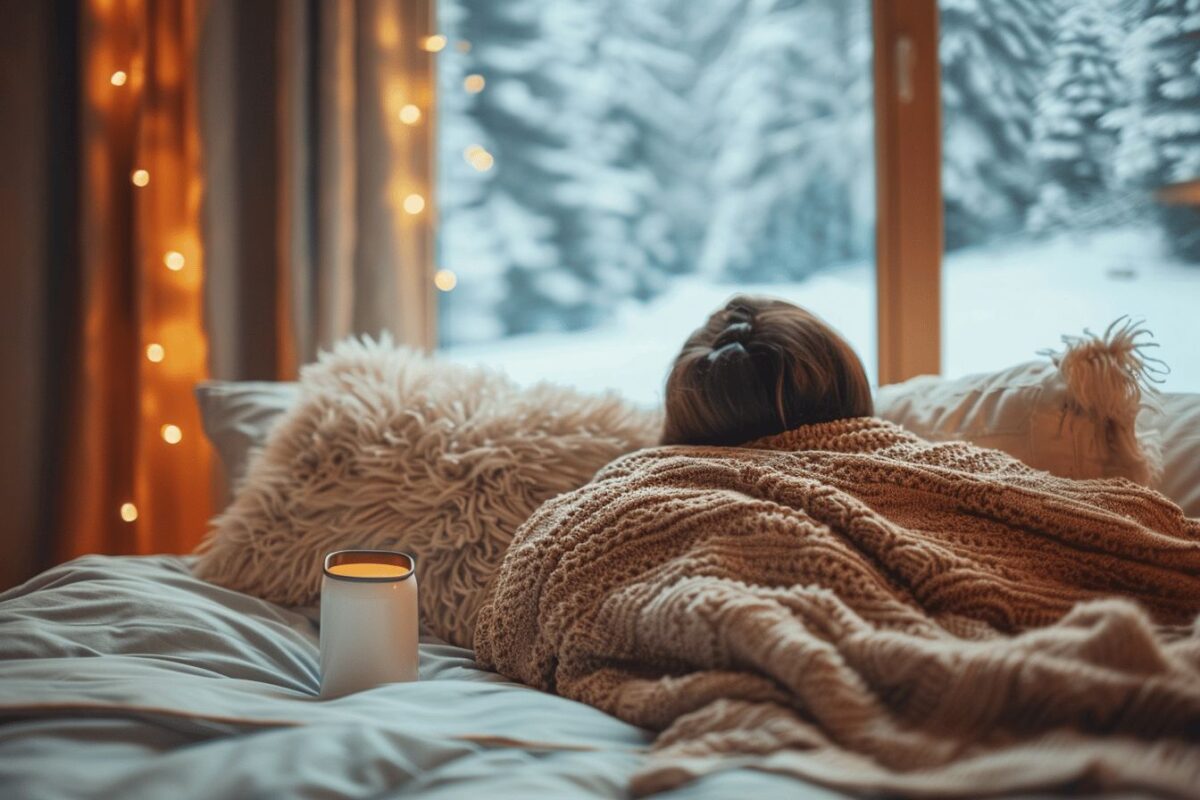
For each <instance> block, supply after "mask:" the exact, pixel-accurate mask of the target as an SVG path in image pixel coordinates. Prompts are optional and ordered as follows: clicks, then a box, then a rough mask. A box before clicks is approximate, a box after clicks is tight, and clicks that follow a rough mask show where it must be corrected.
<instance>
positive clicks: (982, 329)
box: [940, 0, 1200, 391]
mask: <svg viewBox="0 0 1200 800" xmlns="http://www.w3.org/2000/svg"><path fill="white" fill-rule="evenodd" d="M940 11H941V19H940V36H941V42H940V51H941V61H942V118H943V121H944V137H943V150H942V152H943V168H942V185H943V195H944V198H945V219H944V225H945V234H946V254H945V259H944V262H943V270H942V273H943V291H942V303H943V305H942V308H943V315H942V316H943V324H944V335H943V340H942V341H943V347H942V367H943V371H944V372H946V373H948V374H960V373H964V372H974V371H981V370H988V369H993V368H997V367H1002V366H1005V365H1007V364H1012V363H1015V362H1017V361H1020V360H1023V359H1027V358H1032V357H1034V355H1035V354H1036V352H1037V351H1038V350H1039V349H1042V348H1045V347H1048V346H1050V345H1053V344H1055V343H1056V342H1057V340H1058V336H1059V335H1060V334H1062V333H1064V332H1079V331H1081V330H1082V329H1083V328H1085V327H1086V328H1091V329H1093V330H1096V329H1102V328H1103V327H1104V326H1105V324H1106V323H1108V322H1109V321H1111V320H1114V319H1116V318H1117V317H1119V316H1121V315H1123V314H1128V315H1131V316H1132V317H1134V318H1135V319H1142V320H1145V324H1146V327H1147V328H1149V329H1150V330H1151V331H1153V333H1154V334H1155V337H1156V339H1157V341H1158V343H1159V344H1160V345H1161V347H1160V348H1159V349H1158V350H1157V351H1154V352H1153V353H1152V354H1153V355H1156V356H1158V357H1160V358H1162V359H1163V360H1164V361H1166V362H1167V363H1168V364H1169V365H1170V367H1171V370H1172V371H1171V374H1170V375H1169V376H1167V378H1166V381H1165V382H1164V384H1163V386H1164V388H1166V389H1168V390H1181V391H1182V390H1190V391H1200V331H1198V329H1197V324H1196V319H1197V316H1196V315H1197V309H1198V307H1200V305H1198V304H1200V214H1198V213H1197V211H1196V207H1195V206H1189V205H1187V204H1186V203H1184V202H1183V200H1184V199H1185V198H1182V197H1178V196H1177V195H1178V193H1177V192H1173V191H1172V190H1171V189H1169V188H1168V189H1166V190H1164V189H1163V187H1169V186H1170V185H1171V184H1177V183H1182V182H1186V181H1190V180H1193V179H1196V178H1200V4H1198V3H1196V2H1195V0H1139V1H1138V2H1132V1H1130V0H1124V1H1118V0H1092V1H1091V2H1061V1H1060V0H942V2H941V3H940ZM1192 202H1195V198H1193V199H1192Z"/></svg>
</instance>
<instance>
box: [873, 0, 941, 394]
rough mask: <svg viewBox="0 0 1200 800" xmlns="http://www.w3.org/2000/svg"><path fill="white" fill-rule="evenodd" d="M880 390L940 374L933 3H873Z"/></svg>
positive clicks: (938, 94) (938, 91)
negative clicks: (922, 376)
mask: <svg viewBox="0 0 1200 800" xmlns="http://www.w3.org/2000/svg"><path fill="white" fill-rule="evenodd" d="M872 12H873V13H872V29H873V31H874V54H875V58H874V65H875V69H874V72H875V153H876V157H875V187H876V188H875V204H876V228H875V230H876V232H875V236H876V239H875V251H876V253H875V270H876V287H875V296H876V315H877V316H876V324H877V328H876V336H877V339H878V348H879V349H878V353H879V364H878V368H879V373H878V374H879V385H881V386H883V385H886V384H889V383H895V382H897V381H902V380H905V379H906V378H911V377H913V376H914V375H922V374H937V373H939V372H941V318H942V303H941V281H942V274H941V273H942V270H941V264H942V244H943V236H942V185H941V176H942V152H941V151H942V131H941V76H940V72H941V66H940V61H939V59H938V7H937V0H873V8H872Z"/></svg>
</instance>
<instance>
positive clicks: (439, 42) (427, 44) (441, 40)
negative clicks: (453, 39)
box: [421, 33, 446, 53]
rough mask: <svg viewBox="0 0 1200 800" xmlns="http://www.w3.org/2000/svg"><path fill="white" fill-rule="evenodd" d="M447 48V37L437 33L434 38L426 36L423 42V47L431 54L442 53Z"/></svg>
mask: <svg viewBox="0 0 1200 800" xmlns="http://www.w3.org/2000/svg"><path fill="white" fill-rule="evenodd" d="M445 46H446V37H445V36H443V35H442V34H440V33H435V34H433V35H432V36H426V37H425V38H424V39H422V40H421V47H422V48H424V49H425V50H428V51H429V52H430V53H440V52H441V51H442V49H443V48H444V47H445Z"/></svg>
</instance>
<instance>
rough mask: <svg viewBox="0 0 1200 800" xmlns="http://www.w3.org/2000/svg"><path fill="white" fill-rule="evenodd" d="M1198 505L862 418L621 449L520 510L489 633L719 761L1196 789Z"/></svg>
mask: <svg viewBox="0 0 1200 800" xmlns="http://www.w3.org/2000/svg"><path fill="white" fill-rule="evenodd" d="M1198 612H1200V520H1189V519H1187V518H1185V517H1184V516H1183V514H1182V512H1181V511H1180V510H1179V509H1178V507H1176V506H1174V505H1173V504H1172V503H1170V502H1169V501H1168V500H1166V499H1165V498H1163V497H1162V496H1161V495H1159V494H1157V493H1155V492H1153V491H1151V490H1149V489H1145V488H1143V487H1140V486H1138V485H1136V484H1134V483H1131V482H1129V481H1126V480H1124V479H1112V480H1091V481H1072V480H1067V479H1062V478H1056V477H1053V476H1051V475H1049V474H1047V473H1044V472H1038V471H1035V470H1033V469H1031V468H1029V467H1026V466H1025V465H1023V464H1022V463H1020V462H1019V461H1016V460H1014V459H1012V458H1010V457H1008V456H1006V455H1004V454H1002V453H1000V452H998V451H993V450H984V449H981V448H978V447H974V446H972V445H968V444H964V443H944V444H930V443H927V442H925V441H923V440H920V439H918V438H916V437H914V436H912V435H911V434H909V433H906V432H905V431H904V430H902V429H901V428H899V427H896V426H894V425H892V424H890V423H887V422H883V421H880V420H875V419H855V420H843V421H839V422H832V423H825V424H820V425H812V426H806V427H803V428H799V429H797V430H794V431H791V432H789V433H786V434H783V435H780V436H776V437H771V438H768V439H765V440H760V441H758V442H755V443H752V444H750V445H748V446H746V447H742V448H706V447H681V446H676V447H660V448H655V449H649V450H642V451H639V452H636V453H633V454H630V455H627V456H625V457H623V458H620V459H618V460H617V461H615V462H613V463H612V464H610V465H609V466H607V467H606V468H605V469H603V470H602V471H601V472H600V473H598V474H597V476H596V477H595V479H594V480H593V481H592V482H591V483H590V484H588V485H586V486H584V487H582V488H580V489H578V490H575V491H573V492H569V493H567V494H563V495H560V496H559V497H557V498H555V499H553V500H551V501H549V502H547V503H546V504H544V505H543V506H541V508H540V509H539V510H538V511H537V512H536V513H535V514H534V516H533V517H531V518H530V519H529V521H528V522H526V523H525V525H524V526H523V527H522V528H521V529H520V530H519V531H518V533H517V535H516V538H515V539H514V541H513V544H512V546H511V548H510V549H509V551H508V554H507V556H506V558H505V561H504V564H503V567H502V568H501V570H500V572H499V575H498V578H497V579H496V581H495V583H494V584H493V586H492V588H491V590H490V593H489V595H488V597H487V599H486V601H485V603H484V606H483V610H482V612H481V616H480V619H479V620H478V626H477V628H476V633H475V647H476V652H477V657H478V658H479V659H480V660H481V661H482V662H483V663H485V664H488V665H491V666H493V667H494V668H495V669H497V670H498V671H500V672H502V673H504V674H505V675H508V676H510V677H512V678H515V679H518V680H520V681H523V682H525V683H527V684H529V685H531V686H534V687H537V688H540V689H543V690H546V691H553V692H557V693H558V694H560V695H563V696H566V697H570V698H574V699H576V700H580V701H583V702H585V703H589V704H591V705H594V706H596V707H598V708H600V709H603V710H604V711H607V712H609V713H611V714H614V715H616V716H618V717H620V718H622V719H624V720H627V721H629V722H631V723H634V724H636V725H640V726H643V727H646V728H649V729H652V730H654V731H657V732H659V733H658V736H657V739H656V741H655V744H654V747H653V750H652V754H651V757H650V758H649V759H648V760H647V762H646V765H645V766H644V767H643V768H642V770H641V771H640V772H639V773H638V775H637V776H636V778H635V780H634V784H633V786H632V790H633V791H634V793H635V794H648V793H651V792H655V791H659V790H663V789H666V788H669V787H672V786H675V785H678V784H681V783H684V782H686V781H688V780H690V779H693V778H695V777H696V776H699V775H702V774H705V773H708V772H712V771H714V770H718V769H723V768H727V767H732V766H751V767H757V768H761V769H766V770H771V771H776V772H784V773H789V774H794V775H797V776H800V777H803V778H806V779H809V780H814V781H818V782H821V783H824V784H827V785H831V786H835V787H838V788H842V789H848V790H856V791H866V792H883V793H888V794H898V795H906V796H970V797H979V796H983V795H986V794H990V793H999V792H1007V791H1020V790H1034V789H1051V788H1062V787H1064V786H1070V787H1072V788H1074V789H1079V788H1084V789H1122V790H1125V789H1128V790H1150V791H1155V792H1160V793H1163V794H1166V795H1168V796H1194V793H1195V792H1196V791H1197V790H1198V789H1200V620H1197V618H1196V615H1197V613H1198Z"/></svg>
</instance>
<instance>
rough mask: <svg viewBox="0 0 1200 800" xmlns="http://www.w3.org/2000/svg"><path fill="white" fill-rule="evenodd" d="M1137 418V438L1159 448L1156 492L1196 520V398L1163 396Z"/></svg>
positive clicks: (1199, 513)
mask: <svg viewBox="0 0 1200 800" xmlns="http://www.w3.org/2000/svg"><path fill="white" fill-rule="evenodd" d="M1157 405H1158V409H1147V410H1145V411H1143V412H1142V414H1140V415H1139V416H1138V434H1139V435H1140V436H1142V437H1143V438H1145V439H1146V440H1148V441H1150V440H1152V441H1155V442H1156V443H1157V444H1159V445H1160V446H1161V447H1162V480H1161V482H1160V484H1159V485H1158V487H1157V488H1158V489H1159V491H1161V492H1162V493H1163V494H1165V495H1166V496H1167V497H1169V498H1171V499H1172V500H1174V501H1175V502H1176V503H1178V504H1179V505H1180V507H1181V508H1183V511H1184V513H1185V514H1187V515H1188V516H1189V517H1200V394H1163V395H1160V396H1159V398H1158V404H1157Z"/></svg>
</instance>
